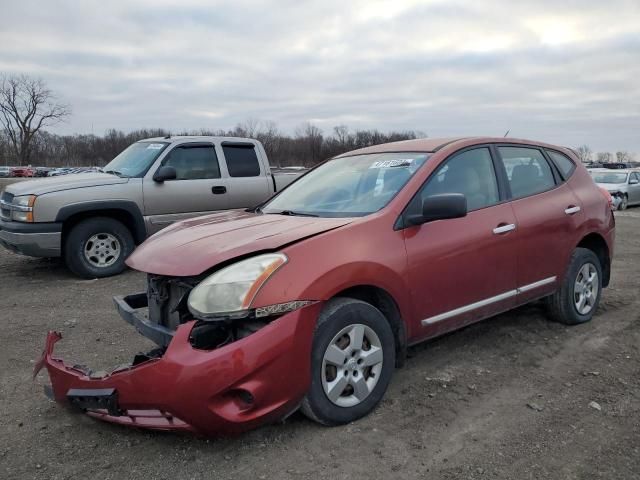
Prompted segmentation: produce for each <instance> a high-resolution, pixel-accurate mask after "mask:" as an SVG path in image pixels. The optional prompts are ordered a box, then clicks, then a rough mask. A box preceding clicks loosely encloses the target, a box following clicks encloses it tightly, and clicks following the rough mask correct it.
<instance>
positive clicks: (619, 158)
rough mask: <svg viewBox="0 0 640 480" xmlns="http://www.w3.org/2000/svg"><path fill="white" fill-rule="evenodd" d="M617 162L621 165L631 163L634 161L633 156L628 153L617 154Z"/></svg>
mask: <svg viewBox="0 0 640 480" xmlns="http://www.w3.org/2000/svg"><path fill="white" fill-rule="evenodd" d="M616 160H617V161H618V162H620V163H624V162H630V161H632V160H633V158H631V154H630V153H629V152H627V151H621V152H616Z"/></svg>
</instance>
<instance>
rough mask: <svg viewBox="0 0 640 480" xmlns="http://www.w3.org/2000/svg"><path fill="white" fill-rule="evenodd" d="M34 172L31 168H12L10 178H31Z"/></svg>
mask: <svg viewBox="0 0 640 480" xmlns="http://www.w3.org/2000/svg"><path fill="white" fill-rule="evenodd" d="M35 174H36V171H35V169H34V168H32V167H13V168H12V169H11V176H12V177H33V176H35Z"/></svg>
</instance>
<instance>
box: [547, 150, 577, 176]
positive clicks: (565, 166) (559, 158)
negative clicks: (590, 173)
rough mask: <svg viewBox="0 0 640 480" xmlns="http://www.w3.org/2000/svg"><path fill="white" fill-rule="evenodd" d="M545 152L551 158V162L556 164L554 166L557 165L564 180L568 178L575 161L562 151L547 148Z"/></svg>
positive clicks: (573, 168)
mask: <svg viewBox="0 0 640 480" xmlns="http://www.w3.org/2000/svg"><path fill="white" fill-rule="evenodd" d="M547 153H548V154H549V156H550V157H551V160H553V163H555V164H556V167H558V170H560V173H562V177H563V178H564V179H565V180H566V179H567V178H569V177H570V176H571V174H572V173H573V171H574V170H575V168H576V165H575V163H573V162H572V161H571V160H570V159H569V157H567V156H566V155H563V154H562V153H559V152H554V151H553V150H547Z"/></svg>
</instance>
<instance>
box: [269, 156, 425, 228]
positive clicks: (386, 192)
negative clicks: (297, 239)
mask: <svg viewBox="0 0 640 480" xmlns="http://www.w3.org/2000/svg"><path fill="white" fill-rule="evenodd" d="M428 156H429V154H427V153H406V152H402V153H376V154H366V155H353V156H349V157H341V158H336V159H333V160H330V161H328V162H326V163H324V164H323V165H320V166H319V167H317V168H316V169H315V170H312V171H311V172H309V173H308V174H306V175H305V176H304V177H302V178H301V179H300V180H298V181H297V182H295V183H294V184H292V185H291V186H290V187H288V188H287V189H286V190H283V191H282V193H280V194H278V195H276V196H275V197H274V198H273V199H272V200H270V201H269V202H268V203H267V204H266V205H265V206H264V207H263V208H262V211H263V212H264V213H283V212H288V214H289V213H291V214H301V215H312V216H318V217H362V216H365V215H369V214H371V213H373V212H376V211H378V210H380V209H381V208H383V207H384V206H386V205H387V204H388V203H389V202H390V201H391V199H393V197H395V196H396V194H397V193H398V192H399V191H400V190H401V189H402V187H404V185H405V184H406V183H407V182H408V181H409V179H410V178H411V177H412V176H413V175H414V174H415V172H416V171H417V170H418V169H419V168H420V167H421V166H422V165H423V164H424V163H425V162H426V160H427V158H428Z"/></svg>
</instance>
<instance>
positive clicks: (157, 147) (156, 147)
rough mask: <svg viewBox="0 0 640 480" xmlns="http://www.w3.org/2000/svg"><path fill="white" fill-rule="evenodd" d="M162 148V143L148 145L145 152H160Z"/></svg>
mask: <svg viewBox="0 0 640 480" xmlns="http://www.w3.org/2000/svg"><path fill="white" fill-rule="evenodd" d="M162 147H164V144H162V143H150V144H149V145H148V146H147V150H162Z"/></svg>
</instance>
